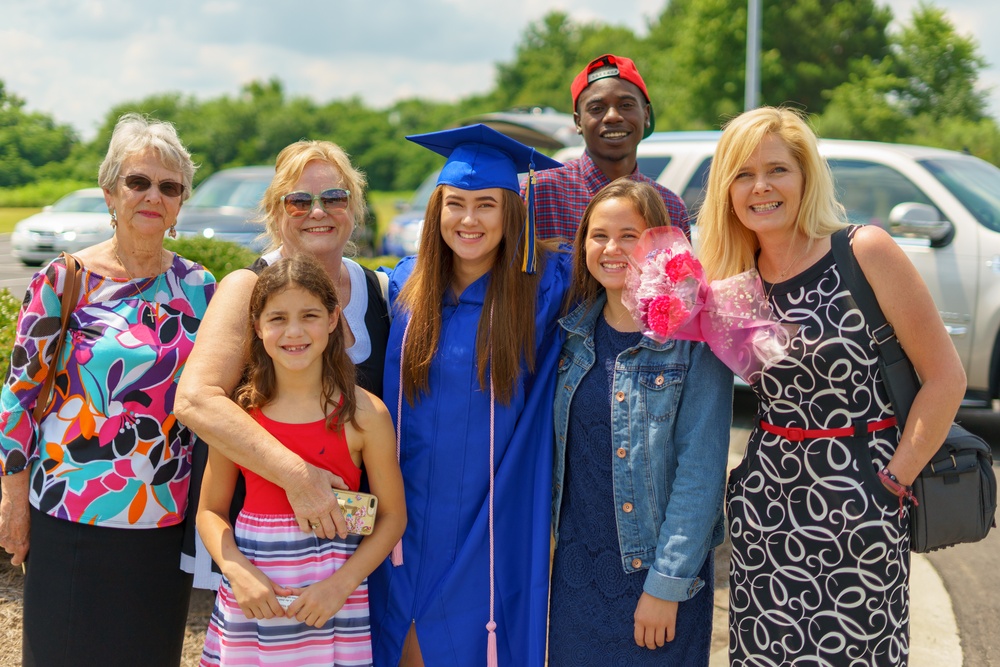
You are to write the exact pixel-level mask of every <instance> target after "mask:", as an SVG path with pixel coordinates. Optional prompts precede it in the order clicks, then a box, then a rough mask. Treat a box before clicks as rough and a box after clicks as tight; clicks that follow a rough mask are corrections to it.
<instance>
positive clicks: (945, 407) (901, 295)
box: [853, 226, 966, 485]
mask: <svg viewBox="0 0 1000 667" xmlns="http://www.w3.org/2000/svg"><path fill="white" fill-rule="evenodd" d="M853 247H854V255H855V257H857V259H858V264H859V265H860V266H861V270H862V271H863V272H864V274H865V277H866V278H867V279H868V282H869V283H870V284H871V286H872V290H873V291H874V292H875V297H876V298H877V299H878V303H879V306H880V307H881V308H882V312H883V313H884V314H885V319H886V320H888V321H889V324H891V325H892V328H893V329H895V331H896V337H897V338H898V339H899V343H900V345H902V346H903V349H904V350H905V351H906V356H908V357H909V358H910V361H911V362H912V363H913V367H914V368H915V369H916V371H917V375H918V376H920V381H921V387H920V391H918V392H917V396H916V398H915V399H914V400H913V406H912V407H911V408H910V415H909V418H908V419H907V422H906V427H905V428H904V429H903V433H902V436H901V437H900V439H899V446H898V447H897V448H896V452H895V453H894V454H893V456H892V459H891V460H890V461H889V463H888V465H887V466H886V467H888V468H889V471H890V472H892V473H893V474H894V475H895V476H896V477H897V478H898V479H899V481H900V482H901V483H902V484H906V485H910V484H912V483H913V480H915V479H916V478H917V475H919V474H920V471H921V470H922V469H923V467H924V466H925V465H927V462H928V461H930V460H931V457H932V456H934V454H935V452H937V450H938V448H939V447H940V446H941V443H942V442H944V439H945V437H946V436H947V435H948V429H949V428H950V427H951V423H952V421H954V419H955V413H956V412H958V408H959V405H961V402H962V397H963V396H964V395H965V386H966V384H965V370H964V369H963V368H962V361H961V359H959V357H958V352H957V351H956V350H955V346H954V345H953V344H952V342H951V339H950V338H949V337H948V332H947V331H946V330H945V328H944V323H943V322H942V321H941V315H940V314H939V313H938V310H937V306H935V305H934V300H933V299H932V298H931V295H930V292H929V291H928V290H927V286H926V285H925V284H924V281H923V279H922V278H921V277H920V274H919V273H918V272H917V269H916V268H915V267H914V266H913V263H912V262H910V259H909V258H908V257H907V256H906V254H905V253H904V252H903V251H902V249H901V248H900V247H899V246H898V245H896V242H895V241H893V240H892V237H890V236H889V235H888V234H887V233H886V232H885V231H884V230H882V229H880V228H878V227H874V226H865V227H861V228H860V229H858V231H857V232H855V234H854V241H853Z"/></svg>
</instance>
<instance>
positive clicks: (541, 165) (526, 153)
mask: <svg viewBox="0 0 1000 667" xmlns="http://www.w3.org/2000/svg"><path fill="white" fill-rule="evenodd" d="M406 138H407V139H409V140H410V141H412V142H413V143H415V144H419V145H421V146H423V147H424V148H428V149H430V150H432V151H434V152H435V153H438V154H440V155H443V156H445V157H446V158H448V161H447V162H446V163H445V165H444V168H442V169H441V175H440V176H438V180H437V182H438V185H450V186H452V187H455V188H458V189H460V190H485V189H487V188H503V189H505V190H513V191H514V192H517V193H520V191H521V187H520V183H519V182H518V178H517V175H518V173H519V172H525V171H526V172H528V186H527V188H526V195H525V199H526V202H527V206H528V217H527V220H525V228H524V235H525V253H524V254H525V257H524V262H523V264H522V267H521V268H522V269H523V270H524V271H525V272H526V273H534V272H535V215H534V188H533V187H532V186H533V185H534V182H535V171H537V170H541V169H553V168H555V167H561V166H562V164H561V163H559V162H556V161H555V160H553V159H552V158H550V157H548V156H547V155H544V154H543V153H539V152H538V151H536V150H535V149H534V148H532V147H531V146H525V145H524V144H522V143H521V142H519V141H515V140H514V139H511V138H510V137H508V136H506V135H503V134H501V133H499V132H497V131H496V130H494V129H492V128H490V127H487V126H486V125H483V124H481V123H480V124H477V125H468V126H466V127H458V128H455V129H452V130H442V131H440V132H430V133H428V134H415V135H410V136H408V137H406Z"/></svg>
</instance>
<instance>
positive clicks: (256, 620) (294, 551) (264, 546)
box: [197, 255, 406, 667]
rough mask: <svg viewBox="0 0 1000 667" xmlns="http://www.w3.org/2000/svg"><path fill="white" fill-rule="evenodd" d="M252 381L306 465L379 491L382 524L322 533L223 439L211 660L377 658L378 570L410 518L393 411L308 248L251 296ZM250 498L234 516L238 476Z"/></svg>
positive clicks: (249, 400)
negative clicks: (358, 369) (349, 337)
mask: <svg viewBox="0 0 1000 667" xmlns="http://www.w3.org/2000/svg"><path fill="white" fill-rule="evenodd" d="M247 341H248V343H247V345H248V355H247V356H248V366H247V373H246V381H245V382H244V384H243V385H242V386H240V387H239V389H237V393H236V401H237V402H238V403H239V404H240V406H242V407H243V408H244V409H245V410H247V411H248V412H249V413H250V414H251V415H252V416H253V417H254V418H255V419H256V420H257V421H258V422H259V423H260V424H261V425H263V426H264V427H265V428H266V429H267V430H268V431H269V432H270V433H272V434H273V435H274V436H275V437H276V438H278V439H279V440H280V441H281V442H282V443H283V444H284V445H285V446H286V447H288V448H289V449H292V450H293V451H295V452H296V453H298V454H299V455H300V456H302V457H303V459H305V460H306V461H307V462H309V463H312V464H313V465H316V466H319V467H323V468H326V469H328V470H330V471H331V472H333V473H334V474H336V475H339V476H340V477H341V478H342V479H343V480H344V482H345V484H346V485H347V486H348V487H349V488H350V489H352V490H355V491H356V490H358V486H359V484H360V481H361V470H362V466H363V467H364V470H365V471H366V473H367V476H368V483H369V485H370V487H371V492H372V493H373V494H374V495H375V496H376V497H377V498H378V512H377V515H376V523H375V527H374V530H373V532H372V533H371V534H370V535H367V536H366V537H365V538H364V539H363V540H362V538H361V537H359V536H358V535H350V534H345V535H343V536H339V537H336V538H334V539H324V538H319V537H317V536H316V535H315V534H314V533H313V532H312V531H311V530H306V529H307V526H306V525H300V524H299V522H298V521H297V520H296V518H295V515H294V514H293V513H292V509H291V506H290V505H289V503H288V499H287V497H286V496H285V492H284V490H283V489H281V487H279V486H277V485H275V484H273V483H271V482H270V481H268V480H266V479H264V478H263V477H261V476H260V475H257V474H255V473H254V472H253V470H252V469H245V468H241V467H237V465H236V464H235V463H233V462H232V461H230V460H228V459H227V458H225V457H224V456H222V455H221V454H219V452H217V451H215V450H211V451H210V453H209V459H208V466H207V468H206V470H205V481H204V484H203V486H202V495H201V504H200V508H199V510H198V519H197V521H198V531H199V532H200V533H201V537H202V539H203V540H204V542H205V545H206V546H207V548H208V551H209V552H210V553H211V555H212V558H213V559H214V560H215V561H216V563H218V564H219V567H220V569H221V570H222V573H223V582H222V585H221V586H220V588H219V593H218V597H217V598H216V602H215V609H214V610H213V612H212V620H211V623H210V625H209V628H208V633H207V635H206V637H205V648H204V651H203V653H202V659H201V664H202V665H203V666H210V665H236V664H239V665H291V666H294V667H304V666H306V665H323V666H324V667H330V666H335V667H348V666H350V667H355V666H358V665H371V661H372V658H371V633H370V629H369V621H368V586H367V576H368V575H369V574H370V573H371V571H372V570H373V569H375V567H376V566H377V565H378V564H379V563H380V562H381V561H383V560H384V559H385V557H386V556H387V555H388V554H389V552H390V551H391V550H392V547H393V545H395V544H396V542H397V541H398V540H399V539H400V537H401V536H402V534H403V529H404V528H405V525H406V510H405V507H404V500H403V482H402V478H401V476H400V472H399V466H398V464H397V462H396V450H395V439H394V433H393V427H392V421H391V419H390V417H389V413H388V411H387V410H386V408H385V406H384V405H383V404H382V402H381V401H380V400H379V399H378V398H376V397H375V396H373V395H372V394H370V393H368V392H367V391H365V390H364V389H361V388H360V387H356V386H355V384H354V366H353V364H352V363H351V361H350V359H349V358H348V357H347V354H346V352H345V344H344V331H343V324H342V323H341V318H340V307H339V305H338V302H337V293H336V290H335V288H334V286H333V283H332V282H331V281H330V279H329V277H328V276H327V274H326V272H325V271H324V270H323V268H322V267H321V266H320V265H319V264H317V263H316V262H315V260H312V259H311V258H309V257H306V256H302V255H299V256H296V257H291V258H288V259H283V260H281V261H279V262H277V263H276V264H274V265H272V266H270V267H268V268H267V269H265V270H264V271H263V272H262V273H261V275H260V277H259V279H258V281H257V284H256V287H255V288H254V291H253V294H252V296H251V299H250V328H249V330H248V332H247ZM240 472H242V473H243V475H244V477H245V479H246V503H245V505H244V507H243V510H242V511H241V512H240V514H239V517H238V518H237V520H236V523H235V526H233V525H232V524H231V523H230V519H229V506H230V501H231V499H232V496H233V490H234V488H235V487H236V482H237V478H238V475H239V473H240Z"/></svg>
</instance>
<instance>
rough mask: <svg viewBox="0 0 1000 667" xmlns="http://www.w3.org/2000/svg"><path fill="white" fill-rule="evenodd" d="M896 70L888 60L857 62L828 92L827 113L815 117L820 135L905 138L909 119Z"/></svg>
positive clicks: (855, 137)
mask: <svg viewBox="0 0 1000 667" xmlns="http://www.w3.org/2000/svg"><path fill="white" fill-rule="evenodd" d="M896 69H897V67H896V64H895V62H894V61H893V59H892V58H891V57H887V58H884V59H882V60H881V61H879V62H876V61H874V60H873V59H872V58H870V57H865V58H862V59H861V60H859V61H857V62H856V63H855V64H854V67H853V71H852V72H851V75H850V78H849V79H848V81H847V82H845V83H842V84H841V85H839V86H837V87H836V88H834V89H833V90H832V91H831V92H830V93H829V98H830V101H829V103H828V104H827V106H826V110H825V111H824V112H823V114H822V115H820V116H818V117H816V118H815V125H816V129H817V131H818V132H819V134H820V136H824V137H831V138H834V137H835V138H838V139H864V140H869V141H898V140H899V139H901V138H902V137H905V136H908V135H909V133H910V129H909V120H910V119H909V116H908V114H907V113H906V109H905V108H904V107H903V105H902V104H901V103H900V102H899V97H898V91H899V90H900V89H901V88H902V87H903V86H904V85H905V83H906V82H905V81H904V80H903V79H902V78H900V77H899V76H897V75H896V73H895V72H896Z"/></svg>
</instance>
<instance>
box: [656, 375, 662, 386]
mask: <svg viewBox="0 0 1000 667" xmlns="http://www.w3.org/2000/svg"><path fill="white" fill-rule="evenodd" d="M662 384H663V376H662V375H657V376H656V386H657V387H659V386H660V385H662Z"/></svg>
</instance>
